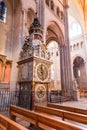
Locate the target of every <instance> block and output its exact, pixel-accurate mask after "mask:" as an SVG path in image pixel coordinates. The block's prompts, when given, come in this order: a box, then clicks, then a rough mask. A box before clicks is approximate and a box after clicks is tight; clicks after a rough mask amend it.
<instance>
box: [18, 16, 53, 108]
mask: <svg viewBox="0 0 87 130" xmlns="http://www.w3.org/2000/svg"><path fill="white" fill-rule="evenodd" d="M42 39H43V28H42V26H41V25H40V23H39V21H38V19H37V18H34V21H33V23H32V24H31V26H30V29H29V37H26V39H25V43H24V45H23V47H22V50H21V52H20V58H19V61H18V62H17V64H18V81H17V82H18V89H19V106H23V105H24V106H23V107H25V108H28V109H32V106H33V105H34V103H44V102H47V100H48V89H49V86H50V81H51V79H50V71H51V70H50V69H51V64H52V62H51V61H50V58H49V55H48V54H49V53H48V51H47V48H46V45H45V44H44V43H43V42H42Z"/></svg>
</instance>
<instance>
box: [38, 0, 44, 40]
mask: <svg viewBox="0 0 87 130" xmlns="http://www.w3.org/2000/svg"><path fill="white" fill-rule="evenodd" d="M37 9H38V12H37V14H38V19H39V22H40V24H41V25H42V27H43V30H44V28H45V0H39V3H38V7H37ZM44 39H45V31H44V32H43V41H45V40H44Z"/></svg>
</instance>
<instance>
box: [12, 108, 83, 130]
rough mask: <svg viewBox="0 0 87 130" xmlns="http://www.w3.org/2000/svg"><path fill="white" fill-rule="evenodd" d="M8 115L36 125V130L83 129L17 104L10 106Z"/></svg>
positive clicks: (13, 118)
mask: <svg viewBox="0 0 87 130" xmlns="http://www.w3.org/2000/svg"><path fill="white" fill-rule="evenodd" d="M10 117H11V119H12V120H14V121H16V118H17V117H18V118H21V119H23V120H25V121H27V122H29V123H32V124H33V125H35V126H36V130H40V129H44V130H51V129H52V130H53V128H54V129H56V130H84V129H83V128H82V127H79V126H76V125H72V124H71V123H68V122H67V123H66V122H64V121H59V120H58V119H55V118H53V117H50V116H47V115H44V114H43V113H38V112H34V111H30V110H27V109H24V108H20V107H17V106H10Z"/></svg>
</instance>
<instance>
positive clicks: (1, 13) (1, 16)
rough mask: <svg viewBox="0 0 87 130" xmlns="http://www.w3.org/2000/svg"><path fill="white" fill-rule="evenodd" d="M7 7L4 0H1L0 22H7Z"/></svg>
mask: <svg viewBox="0 0 87 130" xmlns="http://www.w3.org/2000/svg"><path fill="white" fill-rule="evenodd" d="M6 12H7V6H6V4H5V2H4V1H3V0H0V20H1V21H3V22H5V21H6Z"/></svg>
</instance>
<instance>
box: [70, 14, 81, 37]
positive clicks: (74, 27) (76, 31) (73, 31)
mask: <svg viewBox="0 0 87 130" xmlns="http://www.w3.org/2000/svg"><path fill="white" fill-rule="evenodd" d="M68 19H69V37H70V38H74V37H77V36H79V35H82V33H83V32H82V27H81V25H80V23H79V21H78V20H77V19H75V18H74V17H72V16H70V15H69V16H68Z"/></svg>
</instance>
